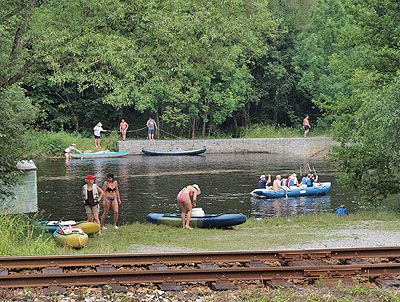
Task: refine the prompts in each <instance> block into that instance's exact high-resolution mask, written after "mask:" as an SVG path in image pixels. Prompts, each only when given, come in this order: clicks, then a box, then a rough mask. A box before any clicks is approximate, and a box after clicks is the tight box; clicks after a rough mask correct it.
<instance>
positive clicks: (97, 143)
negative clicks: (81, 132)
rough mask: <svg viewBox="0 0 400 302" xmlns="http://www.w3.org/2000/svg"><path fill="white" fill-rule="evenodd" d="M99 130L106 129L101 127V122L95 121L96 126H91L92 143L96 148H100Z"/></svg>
mask: <svg viewBox="0 0 400 302" xmlns="http://www.w3.org/2000/svg"><path fill="white" fill-rule="evenodd" d="M101 132H107V130H104V129H103V124H102V123H100V122H99V123H97V125H96V126H94V128H93V133H94V144H95V146H96V148H100V147H101V146H100V134H101Z"/></svg>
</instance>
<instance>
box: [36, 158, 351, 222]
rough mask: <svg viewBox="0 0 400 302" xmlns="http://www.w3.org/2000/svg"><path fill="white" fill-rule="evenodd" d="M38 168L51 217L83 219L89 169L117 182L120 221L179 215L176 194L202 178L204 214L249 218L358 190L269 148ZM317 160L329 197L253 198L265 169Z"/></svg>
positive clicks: (306, 207) (327, 205) (347, 198)
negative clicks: (151, 215) (327, 183)
mask: <svg viewBox="0 0 400 302" xmlns="http://www.w3.org/2000/svg"><path fill="white" fill-rule="evenodd" d="M35 163H36V165H37V167H38V199H39V209H40V211H41V212H43V213H44V215H45V218H48V217H51V218H52V219H59V218H62V217H65V218H71V219H77V220H78V219H85V213H84V211H83V210H82V199H81V196H80V190H81V188H82V186H83V185H84V184H85V178H86V176H87V175H88V174H92V175H95V176H96V183H97V184H98V185H99V186H102V185H103V183H104V181H105V180H106V175H107V173H110V172H111V173H113V174H114V175H115V177H116V179H117V180H118V183H119V187H120V192H121V200H122V204H121V206H120V210H119V221H120V222H121V223H131V222H134V221H144V220H145V217H146V215H147V214H148V213H150V212H158V213H178V212H179V207H178V204H177V201H176V194H177V193H178V192H179V190H180V189H181V188H182V187H183V186H185V185H187V184H193V183H197V184H199V185H200V187H201V189H202V194H201V195H200V197H199V199H198V206H199V207H202V208H203V209H204V211H205V212H206V213H209V214H214V213H243V214H245V215H247V216H257V217H269V216H273V215H280V216H283V215H296V214H307V213H310V212H314V211H332V212H333V211H334V210H335V209H336V208H337V207H339V206H340V204H346V205H347V208H348V209H349V210H350V211H352V210H353V208H354V205H353V204H352V203H351V201H354V200H356V199H357V196H356V194H354V193H353V192H350V191H348V190H347V189H345V188H344V187H343V186H341V185H340V184H338V183H336V176H337V174H338V172H337V171H336V170H335V168H334V167H333V165H332V164H330V163H325V162H323V161H322V160H312V161H311V160H308V159H304V158H296V157H285V156H280V155H270V154H206V155H205V156H194V157H193V156H181V157H180V156H177V157H175V156H172V157H171V156H166V157H152V156H129V157H125V158H103V159H83V160H81V159H71V161H70V162H69V164H68V165H67V164H66V163H65V160H64V159H60V160H40V161H36V162H35ZM307 163H308V164H309V165H310V166H311V167H313V166H315V167H316V169H317V172H318V175H319V177H320V180H321V181H330V182H332V188H331V190H330V192H329V194H328V195H325V196H317V197H299V198H288V200H285V199H276V200H270V199H257V198H252V197H251V196H250V192H251V191H252V190H253V189H255V188H256V186H257V182H258V179H259V176H260V175H261V174H271V175H276V174H282V175H288V174H292V173H293V172H296V173H298V174H299V173H300V168H301V170H302V171H301V172H302V173H305V172H307V171H304V169H306V167H307V166H308V164H307Z"/></svg>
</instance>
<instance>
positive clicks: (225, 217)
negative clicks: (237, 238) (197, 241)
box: [146, 213, 247, 228]
mask: <svg viewBox="0 0 400 302" xmlns="http://www.w3.org/2000/svg"><path fill="white" fill-rule="evenodd" d="M146 220H147V221H149V222H151V223H156V224H167V225H173V226H179V227H181V226H182V220H181V214H157V213H150V214H148V215H147V216H146ZM246 220H247V218H246V216H245V215H243V214H205V215H204V216H197V217H196V216H192V218H191V219H190V226H191V227H198V228H226V227H231V226H234V225H238V224H242V223H245V222H246Z"/></svg>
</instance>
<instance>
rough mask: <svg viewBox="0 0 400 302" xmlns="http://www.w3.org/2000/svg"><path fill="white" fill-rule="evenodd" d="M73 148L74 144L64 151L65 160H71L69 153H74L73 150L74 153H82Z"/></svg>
mask: <svg viewBox="0 0 400 302" xmlns="http://www.w3.org/2000/svg"><path fill="white" fill-rule="evenodd" d="M75 146H76V144H72V145H71V146H69V147H68V148H66V149H65V150H64V155H65V158H66V159H70V158H71V152H72V151H74V150H75V151H76V152H78V153H81V154H82V152H81V151H79V150H78V149H76V148H75Z"/></svg>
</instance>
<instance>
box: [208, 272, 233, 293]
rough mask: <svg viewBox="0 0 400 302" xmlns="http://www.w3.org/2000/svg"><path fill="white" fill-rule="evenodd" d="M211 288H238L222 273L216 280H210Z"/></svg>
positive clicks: (217, 289)
mask: <svg viewBox="0 0 400 302" xmlns="http://www.w3.org/2000/svg"><path fill="white" fill-rule="evenodd" d="M211 289H212V290H216V291H219V290H236V289H238V288H237V286H236V285H235V284H234V283H233V282H232V281H231V280H229V279H228V278H227V277H225V276H224V275H222V276H221V277H218V279H217V281H216V282H211Z"/></svg>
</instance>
